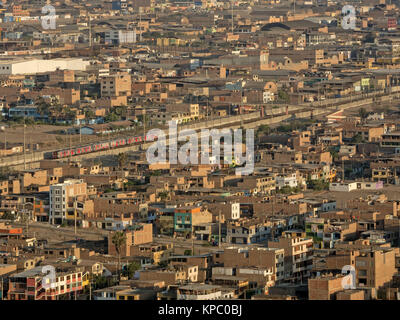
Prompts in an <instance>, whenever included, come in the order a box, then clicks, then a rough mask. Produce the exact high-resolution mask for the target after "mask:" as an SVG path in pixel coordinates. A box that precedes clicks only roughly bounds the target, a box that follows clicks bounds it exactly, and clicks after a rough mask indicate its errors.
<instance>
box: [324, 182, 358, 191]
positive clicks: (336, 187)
mask: <svg viewBox="0 0 400 320" xmlns="http://www.w3.org/2000/svg"><path fill="white" fill-rule="evenodd" d="M352 190H357V182H332V183H331V184H330V185H329V191H342V192H350V191H352Z"/></svg>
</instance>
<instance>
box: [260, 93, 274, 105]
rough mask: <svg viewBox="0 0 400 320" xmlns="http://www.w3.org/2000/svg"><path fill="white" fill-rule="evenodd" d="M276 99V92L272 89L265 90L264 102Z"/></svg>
mask: <svg viewBox="0 0 400 320" xmlns="http://www.w3.org/2000/svg"><path fill="white" fill-rule="evenodd" d="M271 101H274V93H273V92H270V91H264V92H263V103H268V102H271Z"/></svg>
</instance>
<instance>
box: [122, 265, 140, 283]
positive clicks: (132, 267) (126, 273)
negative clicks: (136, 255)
mask: <svg viewBox="0 0 400 320" xmlns="http://www.w3.org/2000/svg"><path fill="white" fill-rule="evenodd" d="M140 268H141V265H140V263H138V262H136V261H134V262H131V263H129V264H128V266H127V268H126V269H125V270H124V272H123V275H124V276H127V277H128V278H129V279H132V278H133V276H134V275H135V272H136V271H138V270H140Z"/></svg>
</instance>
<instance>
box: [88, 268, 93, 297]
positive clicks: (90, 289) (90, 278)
mask: <svg viewBox="0 0 400 320" xmlns="http://www.w3.org/2000/svg"><path fill="white" fill-rule="evenodd" d="M88 277H89V300H92V277H91V276H90V274H89V275H88Z"/></svg>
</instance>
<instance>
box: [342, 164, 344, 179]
mask: <svg viewBox="0 0 400 320" xmlns="http://www.w3.org/2000/svg"><path fill="white" fill-rule="evenodd" d="M342 182H344V160H343V159H342Z"/></svg>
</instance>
